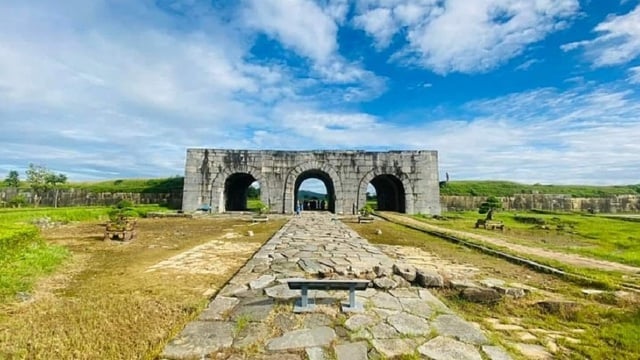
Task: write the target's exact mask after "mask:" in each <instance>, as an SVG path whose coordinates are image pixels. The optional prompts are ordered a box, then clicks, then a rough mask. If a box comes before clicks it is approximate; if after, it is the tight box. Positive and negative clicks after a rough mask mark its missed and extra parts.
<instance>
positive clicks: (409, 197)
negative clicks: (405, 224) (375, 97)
mask: <svg viewBox="0 0 640 360" xmlns="http://www.w3.org/2000/svg"><path fill="white" fill-rule="evenodd" d="M378 176H389V177H393V178H395V179H397V180H398V181H399V182H400V183H401V184H402V187H403V190H404V194H403V195H404V199H403V200H404V209H402V210H403V211H402V212H405V213H413V208H414V197H413V186H411V182H410V181H409V176H408V175H407V174H405V173H389V172H385V171H378V170H376V169H373V170H371V171H369V172H367V173H366V174H365V175H364V176H363V177H362V179H360V184H359V185H358V195H357V196H358V198H357V199H358V200H357V201H358V209H361V208H362V207H363V206H364V205H365V204H366V203H367V186H368V185H369V183H370V182H371V181H372V180H373V179H375V178H376V177H378Z"/></svg>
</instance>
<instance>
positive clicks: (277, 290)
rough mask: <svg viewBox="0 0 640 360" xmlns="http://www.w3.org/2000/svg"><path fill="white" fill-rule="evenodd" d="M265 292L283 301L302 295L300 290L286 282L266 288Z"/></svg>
mask: <svg viewBox="0 0 640 360" xmlns="http://www.w3.org/2000/svg"><path fill="white" fill-rule="evenodd" d="M264 292H265V294H267V296H269V297H271V298H274V299H276V300H283V301H287V300H291V299H297V298H299V297H300V290H291V289H289V286H288V285H286V284H281V285H276V286H272V287H269V288H266V289H264Z"/></svg>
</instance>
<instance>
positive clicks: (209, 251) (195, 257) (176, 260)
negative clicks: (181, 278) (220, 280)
mask: <svg viewBox="0 0 640 360" xmlns="http://www.w3.org/2000/svg"><path fill="white" fill-rule="evenodd" d="M229 234H232V233H227V234H225V236H223V238H224V239H233V238H235V236H232V237H230V236H228V235H229ZM259 247H260V244H256V243H233V242H228V241H220V240H213V241H210V242H208V243H206V244H202V245H199V246H196V247H194V248H193V249H191V250H188V251H185V252H183V253H181V254H178V255H176V256H173V257H171V258H169V259H167V260H164V261H161V262H159V263H157V264H155V265H153V266H150V267H149V268H148V269H147V270H146V272H150V271H179V272H184V273H189V274H216V275H222V274H225V273H227V272H228V271H229V270H230V269H237V268H238V267H240V265H242V264H243V263H244V262H245V261H246V259H247V258H249V256H250V255H251V254H253V253H254V252H255V251H256V250H258V248H259Z"/></svg>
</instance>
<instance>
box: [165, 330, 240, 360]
mask: <svg viewBox="0 0 640 360" xmlns="http://www.w3.org/2000/svg"><path fill="white" fill-rule="evenodd" d="M233 329H234V325H233V323H230V322H222V321H194V322H191V323H189V324H187V326H186V327H185V328H184V330H182V332H181V333H180V335H178V337H176V338H175V339H173V340H171V341H170V342H169V344H167V346H166V347H165V348H164V352H163V353H162V355H161V356H160V357H161V358H164V359H171V360H173V359H175V360H179V359H180V360H181V359H191V358H198V359H199V358H204V356H206V355H208V354H210V353H213V352H216V351H218V350H220V349H223V348H228V347H230V346H231V344H232V343H233Z"/></svg>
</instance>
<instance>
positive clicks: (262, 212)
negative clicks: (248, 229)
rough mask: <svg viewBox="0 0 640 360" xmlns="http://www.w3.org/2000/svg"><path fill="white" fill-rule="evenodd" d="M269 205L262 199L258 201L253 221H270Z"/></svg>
mask: <svg viewBox="0 0 640 360" xmlns="http://www.w3.org/2000/svg"><path fill="white" fill-rule="evenodd" d="M268 213H269V207H268V206H267V205H265V204H264V203H263V202H262V201H258V202H257V203H256V207H255V214H254V215H253V218H252V219H253V221H268V220H269V217H268V216H267V214H268Z"/></svg>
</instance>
